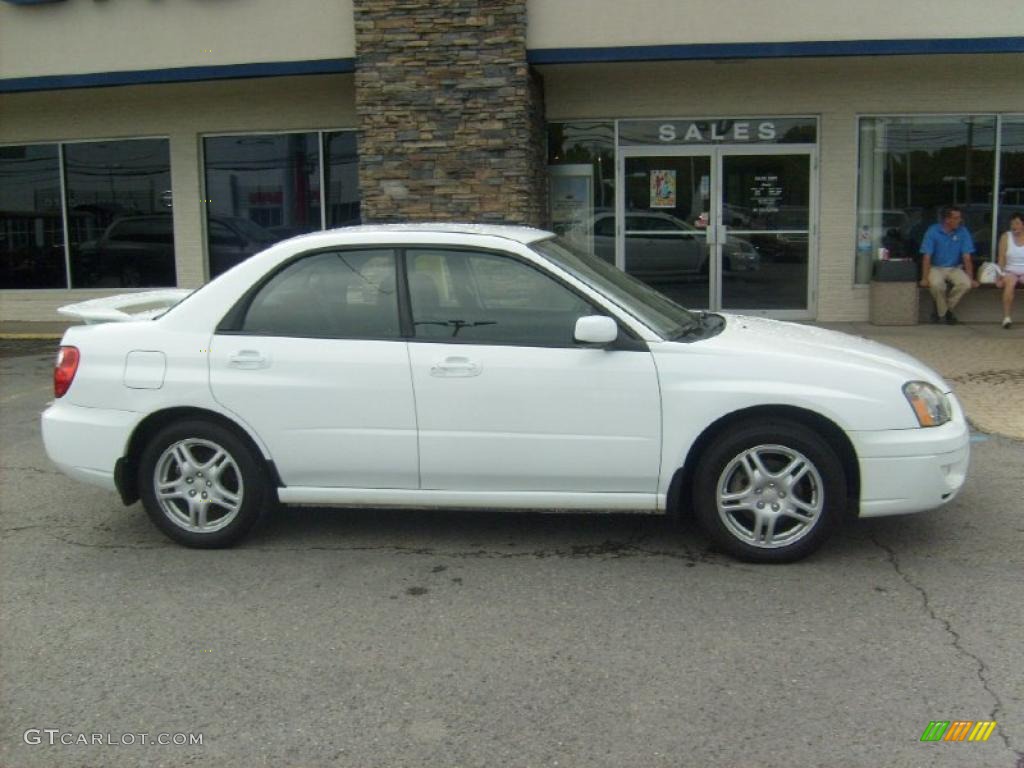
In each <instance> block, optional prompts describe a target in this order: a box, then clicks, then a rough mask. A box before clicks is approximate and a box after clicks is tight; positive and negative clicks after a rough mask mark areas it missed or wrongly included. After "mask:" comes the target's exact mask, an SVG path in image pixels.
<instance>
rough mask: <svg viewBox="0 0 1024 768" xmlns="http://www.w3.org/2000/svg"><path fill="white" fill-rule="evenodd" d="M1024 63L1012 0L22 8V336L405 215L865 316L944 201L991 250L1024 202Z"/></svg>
mask: <svg viewBox="0 0 1024 768" xmlns="http://www.w3.org/2000/svg"><path fill="white" fill-rule="evenodd" d="M1022 73H1024V14H1022V13H1021V9H1020V4H1019V2H1011V1H1010V0H992V2H989V3H986V4H985V11H984V13H982V12H980V11H979V10H978V8H977V6H971V5H969V4H963V3H954V2H952V1H951V0H930V1H929V2H924V1H923V0H910V1H908V2H903V3H892V2H882V0H863V2H860V3H843V2H836V1H835V0H824V1H823V2H822V1H821V0H817V1H814V0H794V1H793V2H788V3H782V4H779V3H773V4H766V3H750V2H739V0H635V2H632V3H623V2H621V0H302V2H298V3H280V2H276V1H273V0H232V1H231V2H228V0H203V1H200V0H162V2H149V3H139V2H128V1H127V0H103V1H102V2H100V1H99V0H46V1H44V2H40V1H39V0H0V324H2V323H8V324H10V323H12V322H21V321H54V320H56V319H57V315H56V314H55V310H56V308H57V307H59V306H61V305H63V304H67V303H70V302H73V301H82V300H85V299H87V298H92V297H96V296H105V295H111V294H113V293H120V292H124V291H125V290H126V289H127V290H138V289H142V288H145V287H153V286H181V287H194V286H198V285H201V284H202V283H204V282H205V281H207V280H209V279H210V278H212V277H214V276H216V275H217V274H219V273H220V272H222V271H224V270H226V269H228V268H230V267H231V266H232V265H234V264H236V263H238V262H239V261H241V260H243V259H245V258H247V257H248V256H251V255H252V254H253V253H256V252H258V251H259V250H261V249H263V248H265V247H266V246H268V245H269V244H271V243H273V242H276V241H278V240H281V239H284V238H288V237H293V236H295V235H297V234H301V233H305V232H311V231H316V230H320V229H324V228H332V227H344V226H349V225H352V224H358V223H377V222H397V221H477V222H487V223H526V224H530V225H534V226H540V227H544V228H548V229H553V230H555V231H557V232H559V233H560V234H562V235H564V236H565V237H566V238H568V239H570V240H572V241H573V242H574V243H575V244H576V245H577V246H578V247H580V248H583V249H586V250H589V251H591V252H593V253H594V254H596V255H597V256H599V257H601V258H604V259H607V260H609V261H611V262H613V263H615V264H616V265H617V266H618V267H619V268H621V269H625V270H626V271H628V272H631V273H633V274H635V275H636V276H637V277H639V278H640V279H643V280H645V281H646V282H648V283H650V284H651V285H653V286H654V287H656V288H658V289H659V290H662V291H663V292H665V293H666V294H668V295H669V296H671V297H673V298H675V299H677V300H678V301H680V302H681V303H683V304H684V305H687V306H690V307H693V308H708V309H712V310H717V309H724V310H731V311H741V312H748V313H756V314H764V315H767V316H770V317H779V318H784V319H805V320H818V321H843V320H864V319H867V318H868V316H869V313H870V296H871V291H870V281H871V278H872V273H873V268H874V266H875V264H874V263H875V262H876V261H877V260H878V259H879V258H882V257H885V256H888V257H890V258H904V257H905V258H914V257H915V255H916V252H917V246H918V244H919V242H920V239H921V235H922V234H923V232H924V229H926V228H927V226H928V225H930V224H931V223H932V222H934V221H935V220H936V215H937V211H938V210H939V208H940V207H941V206H943V205H947V204H956V205H958V206H960V207H961V208H962V210H963V212H964V217H965V220H966V224H967V226H968V227H969V229H970V231H971V234H972V236H973V239H974V241H975V245H976V254H977V258H978V259H981V260H986V259H991V258H992V250H993V243H994V242H996V241H997V238H998V236H999V234H1000V233H1001V232H1003V231H1005V229H1006V227H1007V221H1008V217H1009V215H1010V213H1012V212H1014V211H1019V210H1024V79H1022ZM981 293H982V292H980V291H979V292H978V294H979V295H978V296H977V299H978V300H979V301H980V300H981V299H983V298H984V299H986V300H988V301H989V303H991V305H992V306H991V312H988V311H987V305H985V306H981V304H980V303H979V302H978V301H976V302H975V303H976V310H977V312H978V318H979V319H981V318H982V317H985V318H988V315H989V314H990V315H991V319H992V320H993V321H994V320H995V319H996V315H997V314H998V308H997V304H998V302H997V300H996V298H995V296H994V294H993V293H992V292H991V291H989V292H988V294H989V295H988V296H985V297H982V296H981V295H980V294H981ZM969 298H971V297H969ZM972 311H973V310H972ZM968 319H970V318H968Z"/></svg>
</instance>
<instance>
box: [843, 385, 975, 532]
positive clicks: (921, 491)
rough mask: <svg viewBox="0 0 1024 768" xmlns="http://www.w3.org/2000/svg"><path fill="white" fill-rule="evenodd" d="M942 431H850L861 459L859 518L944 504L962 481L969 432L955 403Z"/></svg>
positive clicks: (966, 466) (965, 469)
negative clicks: (950, 418)
mask: <svg viewBox="0 0 1024 768" xmlns="http://www.w3.org/2000/svg"><path fill="white" fill-rule="evenodd" d="M950 399H951V400H952V401H953V419H952V420H951V421H950V422H948V423H947V424H944V425H942V426H941V427H930V428H927V429H898V430H883V431H878V432H851V433H850V438H851V439H852V441H853V444H854V449H855V450H856V451H857V456H858V457H859V460H860V479H861V483H860V485H861V494H860V516H861V517H882V516H885V515H901V514H907V513H911V512H923V511H925V510H929V509H935V508H937V507H941V506H942V505H944V504H947V503H949V502H950V501H952V500H953V499H954V498H956V495H957V494H958V493H959V492H960V489H961V488H962V487H963V484H964V481H965V480H966V479H967V468H968V466H969V464H970V439H971V434H970V429H969V428H968V426H967V421H966V419H965V418H964V414H963V411H962V409H961V408H960V404H959V403H958V402H957V401H956V399H955V398H954V397H953V396H952V395H950Z"/></svg>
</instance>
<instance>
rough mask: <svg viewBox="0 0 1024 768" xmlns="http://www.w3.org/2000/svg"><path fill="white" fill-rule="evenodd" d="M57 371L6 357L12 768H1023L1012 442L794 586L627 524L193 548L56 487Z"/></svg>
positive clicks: (305, 538)
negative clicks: (44, 429)
mask: <svg viewBox="0 0 1024 768" xmlns="http://www.w3.org/2000/svg"><path fill="white" fill-rule="evenodd" d="M54 350H55V343H54V342H2V343H0V473H2V475H0V536H2V539H0V546H2V552H0V589H2V598H0V641H2V657H0V696H2V698H3V701H2V707H0V765H2V766H4V768H20V767H21V766H47V767H49V766H185V765H189V766H327V765H337V766H353V767H359V768H367V767H369V766H417V767H418V766H488V768H491V767H493V766H555V765H557V766H615V767H616V768H620V767H622V766H654V767H660V766H690V765H693V766H698V765H699V766H709V765H715V766H780V767H781V766H823V765H828V766H865V767H867V766H872V767H875V766H922V767H923V766H963V765H971V766H998V767H1000V768H1015V766H1018V765H1024V664H1022V663H1021V658H1022V650H1024V648H1022V645H1024V644H1022V632H1021V606H1022V605H1024V555H1022V546H1021V545H1022V541H1024V503H1022V501H1021V494H1020V489H1021V478H1022V477H1024V442H1022V441H1019V440H1014V439H1010V438H1006V437H1000V436H995V435H985V434H980V433H979V434H977V435H975V437H974V444H973V446H972V448H973V455H972V469H971V472H970V474H969V478H968V483H967V486H966V488H965V489H964V491H963V493H962V494H961V495H960V497H959V498H958V499H957V500H956V501H954V502H953V503H952V504H950V505H948V506H947V507H945V508H943V509H941V510H938V511H934V512H931V513H926V514H923V515H918V516H913V517H904V518H889V519H879V520H873V521H854V522H851V523H850V524H848V525H847V526H846V527H845V529H844V530H843V531H841V532H840V534H839V535H838V536H837V537H836V538H835V539H833V541H832V542H831V543H830V544H828V545H826V546H825V547H824V548H823V550H822V551H821V552H820V553H819V554H817V555H816V556H814V557H812V558H811V559H809V560H807V561H804V562H801V563H798V564H795V565H789V566H781V567H765V566H753V565H746V564H741V563H737V562H735V561H732V560H730V559H728V558H725V557H723V556H721V555H719V554H717V553H715V552H714V551H711V550H710V548H709V544H708V542H707V541H706V540H705V539H704V538H703V536H702V535H700V534H699V533H698V532H697V531H696V530H695V528H694V527H693V526H692V525H689V524H687V523H686V522H685V521H683V522H682V523H676V522H674V521H670V520H666V519H662V518H656V517H639V516H629V515H595V516H585V515H578V514H572V515H557V516H555V515H551V516H543V515H534V514H522V513H520V514H516V513H472V512H451V513H441V512H416V511H408V512H405V511H403V512H399V511H381V510H370V509H365V510H328V509H293V510H287V511H281V512H277V513H275V514H274V515H273V516H272V517H271V519H270V520H269V521H267V523H266V524H265V525H263V526H262V527H261V528H260V529H259V530H258V531H257V532H256V534H255V535H253V536H252V537H250V538H249V539H247V540H246V542H245V543H244V544H243V545H242V546H240V547H239V548H237V549H234V550H228V551H194V550H187V549H183V548H181V547H178V546H176V545H173V544H171V543H170V542H169V541H167V540H166V539H165V538H164V537H163V536H162V535H161V534H160V533H158V532H157V531H156V530H155V529H154V528H153V527H152V526H151V524H150V523H149V521H148V519H147V518H146V517H145V515H144V513H143V512H142V509H141V506H140V505H138V504H135V505H133V506H132V507H130V508H124V507H123V506H122V505H121V504H120V502H119V500H118V499H117V497H116V495H115V494H112V493H108V492H105V491H103V490H100V489H93V488H91V487H88V486H84V485H81V484H80V483H77V482H74V481H72V480H70V479H68V478H66V477H64V476H63V475H61V474H60V473H58V472H57V471H56V469H55V468H54V467H53V466H52V465H50V464H49V462H48V460H47V459H46V457H45V455H44V452H43V448H42V444H41V440H40V435H39V421H38V417H39V412H40V411H41V410H42V409H43V408H44V407H45V405H46V403H47V401H48V400H49V399H50V397H51V395H52V390H51V378H50V377H51V371H52V358H53V351H54ZM937 720H938V721H947V720H948V721H957V720H962V721H996V722H997V723H998V725H997V726H996V728H995V730H994V732H993V733H992V736H991V737H990V738H989V739H988V741H987V742H984V743H970V742H963V743H954V742H937V743H922V742H921V741H920V739H921V736H922V733H923V732H924V730H925V728H926V727H927V726H928V724H929V722H931V721H937ZM27 731H33V732H34V733H33V734H32V735H27V734H26V732H27ZM46 731H51V732H55V736H56V738H55V739H50V738H49V736H48V735H47V733H46ZM35 732H38V734H39V736H38V738H36V735H35ZM93 734H101V735H102V736H103V738H102V739H100V741H101V742H102V743H92V741H94V740H93V739H92V738H91V737H92V735H93ZM141 734H145V735H146V736H147V739H146V742H147V743H146V744H142V743H141V739H140V738H139V735H141ZM178 734H185V735H188V736H194V735H196V734H200V735H201V737H202V743H201V744H184V745H178V744H173V743H172V744H167V745H161V744H151V743H149V742H150V741H152V740H153V739H156V738H157V736H159V735H178ZM81 735H85V736H86V737H87V738H86V741H87V742H89V743H86V744H82V743H71V744H62V743H61V741H62V740H63V741H65V742H67V741H71V742H78V741H80V739H79V738H78V737H79V736H81ZM126 735H132V739H131V741H132V742H134V743H127V742H128V741H129V739H128V738H126ZM50 740H53V741H55V743H54V744H52V745H51V744H50V743H49V741H50ZM36 741H38V742H40V743H33V742H36Z"/></svg>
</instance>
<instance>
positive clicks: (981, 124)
mask: <svg viewBox="0 0 1024 768" xmlns="http://www.w3.org/2000/svg"><path fill="white" fill-rule="evenodd" d="M995 129H996V118H995V117H994V116H971V115H964V116H954V115H950V116H941V117H899V118H894V117H884V118H882V117H873V118H864V119H862V120H861V123H860V160H859V168H858V171H859V190H858V209H857V235H856V248H857V268H856V277H857V282H867V281H868V280H870V278H871V267H872V262H873V260H874V259H876V258H878V254H879V250H880V249H885V250H886V251H888V255H889V257H890V258H912V259H915V260H918V259H919V255H918V250H919V246H920V244H921V238H922V237H923V236H924V232H925V230H926V229H927V228H928V227H929V226H930V225H931V224H933V223H935V222H936V221H937V219H938V211H939V209H940V208H941V207H942V206H944V205H957V206H959V207H960V208H961V209H962V210H963V214H964V224H965V225H966V226H967V227H968V228H969V229H970V230H971V236H972V238H973V239H974V244H975V247H976V249H977V250H976V256H977V257H978V258H979V259H981V260H985V259H988V258H990V254H991V242H992V234H991V232H992V214H993V207H994V206H993V202H994V201H993V199H992V198H993V195H992V189H993V179H994V176H995Z"/></svg>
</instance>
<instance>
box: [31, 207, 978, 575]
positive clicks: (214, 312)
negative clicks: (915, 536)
mask: <svg viewBox="0 0 1024 768" xmlns="http://www.w3.org/2000/svg"><path fill="white" fill-rule="evenodd" d="M133 310H135V311H133ZM62 312H64V313H65V314H67V315H70V316H74V317H78V318H80V319H83V320H85V322H86V324H85V325H78V326H74V327H72V328H71V329H69V330H68V331H67V333H66V334H65V336H64V340H63V342H62V344H63V346H62V347H61V351H60V353H59V355H58V358H57V365H56V369H55V373H54V385H55V394H56V399H55V400H54V401H53V403H52V404H51V405H50V407H49V408H48V409H47V410H46V411H45V412H44V413H43V416H42V429H43V439H44V442H45V445H46V451H47V453H48V454H49V456H50V458H51V459H52V460H53V461H54V462H55V463H56V464H57V465H58V466H59V467H60V468H61V469H62V470H63V471H64V472H66V473H67V474H68V475H71V476H72V477H74V478H77V479H80V480H83V481H85V482H89V483H94V484H98V485H100V486H102V487H104V488H108V489H110V490H115V489H116V490H117V491H118V492H119V493H120V496H121V499H122V500H123V501H124V503H125V504H130V503H133V502H135V501H136V500H138V499H140V498H141V499H142V502H143V505H144V506H145V508H146V511H147V512H148V514H149V516H150V517H151V518H152V520H153V522H154V523H155V524H156V525H157V526H158V527H159V528H160V529H161V530H162V531H163V532H164V533H166V534H167V535H168V536H170V537H171V538H172V539H174V540H175V541H178V542H180V543H182V544H185V545H188V546H195V547H221V546H227V545H230V544H233V543H235V542H237V541H238V540H239V539H241V538H242V537H243V536H244V535H245V534H246V533H247V532H248V531H249V530H250V529H251V528H252V526H253V525H254V524H255V523H256V522H257V521H258V520H259V518H260V516H261V514H262V513H263V512H264V511H265V510H267V509H268V508H270V507H271V506H273V505H274V504H275V503H277V502H281V503H284V504H313V505H336V506H353V505H357V506H406V507H463V508H473V509H501V508H516V509H522V508H527V509H541V510H584V509H586V510H602V511H638V512H647V513H669V512H677V511H685V510H689V511H692V512H693V513H694V514H695V516H696V518H697V519H698V521H699V522H700V524H701V525H702V526H703V527H704V529H705V530H706V531H707V533H708V534H709V535H710V536H711V537H712V539H713V540H714V541H715V542H716V543H717V544H718V545H719V546H720V547H721V548H723V549H724V550H726V551H728V552H730V553H731V554H733V555H734V556H737V557H740V558H743V559H747V560H752V561H776V562H778V561H791V560H796V559H798V558H801V557H804V556H806V555H808V554H809V553H811V552H812V551H814V550H815V549H816V548H817V547H819V546H820V545H821V544H822V542H823V541H824V540H825V539H826V537H827V536H828V535H829V533H830V532H831V531H832V530H833V529H834V528H835V526H836V525H837V524H838V523H839V522H840V521H841V520H842V519H843V518H845V517H848V516H860V517H872V516H879V515H892V514H899V513H906V512H918V511H922V510H927V509H933V508H935V507H938V506H940V505H942V504H945V503H946V502H948V501H950V500H951V499H952V498H953V497H954V496H955V495H956V494H957V492H958V491H959V489H960V487H961V486H962V485H963V482H964V478H965V475H966V472H967V465H968V442H969V432H968V427H967V424H966V422H965V419H964V415H963V412H962V410H961V408H960V406H959V404H958V403H957V400H956V398H955V397H954V396H953V395H952V393H951V392H950V391H949V386H948V385H947V384H946V383H945V382H944V381H943V380H942V379H941V378H940V377H939V376H938V375H937V374H936V373H935V372H934V371H932V370H930V369H929V368H927V367H925V366H924V365H922V364H921V363H919V362H918V361H917V360H915V359H913V358H912V357H909V356H908V355H905V354H902V353H900V352H897V351H895V350H893V349H890V348H888V347H885V346H882V345H880V344H875V343H872V342H869V341H866V340H864V339H860V338H856V337H853V336H848V335H844V334H840V333H835V332H831V331H826V330H820V329H816V328H810V327H804V326H800V325H794V324H788V323H783V322H777V321H772V320H766V319H758V318H753V317H743V316H738V315H728V314H709V313H693V312H690V311H687V310H686V309H683V308H682V307H680V306H678V305H676V304H674V303H672V302H671V301H669V300H667V299H666V298H664V297H663V296H662V295H660V294H658V293H656V292H654V291H653V290H651V289H650V288H648V287H647V286H645V285H644V284H642V283H640V282H638V281H637V280H634V279H633V278H631V277H629V276H628V275H626V274H624V273H622V272H620V271H618V270H616V269H615V268H614V267H612V266H610V265H608V264H607V263H606V262H604V261H603V260H601V259H599V258H595V257H591V256H587V255H583V254H580V253H576V252H574V251H573V250H572V249H571V248H570V247H569V246H567V245H566V244H564V243H563V242H561V241H560V240H559V239H557V238H556V237H554V236H553V235H551V234H550V233H547V232H542V231H539V230H535V229H528V228H522V227H503V226H472V225H441V224H437V225H393V226H364V227H353V228H348V229H343V230H335V231H329V232H323V233H319V234H314V235H308V236H304V237H298V238H294V239H292V240H288V241H286V242H282V243H278V244H277V245H275V246H273V247H271V248H269V249H268V250H266V251H263V252H262V253H260V254H257V255H256V256H254V257H252V258H251V259H249V260H247V261H245V262H243V263H242V264H239V265H238V266H236V267H235V268H233V269H231V270H230V271H229V272H227V273H225V274H223V275H222V276H220V277H219V278H217V279H216V280H214V281H212V282H210V283H209V284H207V285H205V286H203V287H202V288H200V289H199V290H197V291H194V292H189V291H187V290H169V291H150V292H145V293H137V294H128V295H126V296H119V297H113V298H104V299H97V300H93V301H88V302H84V303H81V304H75V305H72V306H69V307H65V308H63V309H62Z"/></svg>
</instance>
